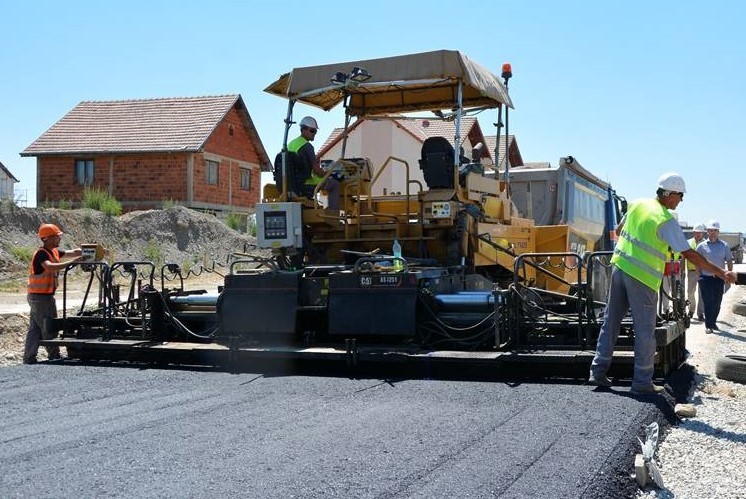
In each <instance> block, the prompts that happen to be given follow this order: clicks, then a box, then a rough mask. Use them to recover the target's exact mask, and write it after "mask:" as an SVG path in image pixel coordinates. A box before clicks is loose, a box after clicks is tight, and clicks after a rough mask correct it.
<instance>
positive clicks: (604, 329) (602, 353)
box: [588, 172, 736, 394]
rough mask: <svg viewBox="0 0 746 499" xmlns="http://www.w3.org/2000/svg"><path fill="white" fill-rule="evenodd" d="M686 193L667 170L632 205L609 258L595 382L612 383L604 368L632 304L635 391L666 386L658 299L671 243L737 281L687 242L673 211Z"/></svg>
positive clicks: (703, 265) (680, 181)
mask: <svg viewBox="0 0 746 499" xmlns="http://www.w3.org/2000/svg"><path fill="white" fill-rule="evenodd" d="M685 193H686V185H685V183H684V179H683V178H682V177H681V175H679V174H677V173H673V172H669V173H664V174H663V175H662V176H661V177H660V178H659V179H658V183H657V190H656V197H655V199H640V200H637V201H634V202H632V203H631V204H630V206H629V209H628V211H627V214H626V216H625V220H624V224H623V227H622V230H621V234H620V237H619V241H618V242H617V245H616V248H615V249H614V255H613V256H612V258H611V263H612V266H613V270H612V273H611V285H610V287H609V295H608V301H607V304H606V308H605V310H604V322H603V325H602V326H601V330H600V332H599V335H598V341H597V344H596V354H595V356H594V357H593V362H592V363H591V368H590V377H589V379H588V382H589V383H590V384H592V385H595V386H600V387H611V386H612V380H611V379H609V378H608V377H607V375H606V373H607V371H608V370H609V367H610V366H611V359H612V355H613V353H614V345H615V344H616V341H617V338H618V337H619V331H620V328H621V324H622V320H623V319H624V317H625V316H626V315H627V312H628V311H630V310H631V311H632V321H633V324H634V335H635V360H634V374H633V377H632V392H633V393H636V394H650V393H660V392H663V391H664V388H663V387H662V386H657V385H655V384H654V383H653V371H654V367H655V366H654V359H655V326H656V316H657V314H656V305H657V301H658V290H659V289H660V287H661V283H662V281H663V274H664V271H665V267H666V259H667V257H668V249H669V247H670V248H671V250H672V251H674V252H680V253H681V254H682V255H683V256H684V258H686V259H687V260H689V261H691V262H692V263H694V265H696V266H697V267H699V268H701V269H705V270H707V271H709V272H711V273H712V274H713V275H716V276H717V277H719V278H720V279H722V280H724V281H726V282H730V283H734V282H735V281H736V274H735V273H734V272H732V271H725V270H724V269H722V268H719V267H717V266H716V265H713V264H712V263H711V262H710V261H708V260H707V259H706V258H704V257H703V256H702V255H700V254H699V253H697V252H696V251H695V250H693V249H692V248H691V247H690V246H689V243H688V242H687V240H686V236H684V232H683V231H682V230H681V226H680V225H679V223H678V222H677V221H676V219H675V218H674V217H673V215H671V211H670V210H675V209H676V207H677V206H678V205H679V203H681V201H682V200H683V199H684V194H685Z"/></svg>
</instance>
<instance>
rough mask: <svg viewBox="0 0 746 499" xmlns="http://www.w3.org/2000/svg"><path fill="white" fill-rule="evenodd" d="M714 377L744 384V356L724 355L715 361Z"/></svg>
mask: <svg viewBox="0 0 746 499" xmlns="http://www.w3.org/2000/svg"><path fill="white" fill-rule="evenodd" d="M715 376H717V377H718V378H720V379H726V380H728V381H735V382H736V383H746V355H724V356H722V357H719V358H718V359H717V360H716V361H715Z"/></svg>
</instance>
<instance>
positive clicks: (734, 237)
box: [719, 231, 743, 263]
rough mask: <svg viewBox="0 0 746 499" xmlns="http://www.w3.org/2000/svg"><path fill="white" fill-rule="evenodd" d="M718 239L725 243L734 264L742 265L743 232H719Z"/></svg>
mask: <svg viewBox="0 0 746 499" xmlns="http://www.w3.org/2000/svg"><path fill="white" fill-rule="evenodd" d="M719 238H720V239H722V240H723V241H725V243H726V244H727V245H728V247H729V248H730V252H731V253H732V254H733V260H735V262H736V263H743V232H722V231H721V232H720V234H719Z"/></svg>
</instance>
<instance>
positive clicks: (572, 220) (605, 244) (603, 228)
mask: <svg viewBox="0 0 746 499" xmlns="http://www.w3.org/2000/svg"><path fill="white" fill-rule="evenodd" d="M510 189H511V196H512V197H511V198H512V200H513V203H514V204H515V206H516V208H518V210H519V212H520V213H522V214H523V216H524V217H525V218H529V219H532V220H533V221H534V223H535V224H536V225H539V226H544V225H567V226H570V227H571V229H572V232H573V235H572V237H571V239H570V241H569V246H568V247H567V248H565V249H566V250H568V251H577V252H578V253H584V252H585V251H603V250H606V251H611V250H613V249H614V243H615V242H616V233H615V230H616V227H617V224H618V223H619V221H620V220H621V216H622V210H623V209H624V208H623V206H622V202H623V201H624V198H621V197H620V196H618V195H617V194H616V191H615V190H614V189H613V188H612V186H611V184H609V183H608V182H604V181H603V180H601V179H599V178H598V177H596V176H595V175H593V174H592V173H591V172H589V171H588V170H586V169H585V168H583V167H582V166H581V165H580V163H579V162H578V161H577V159H576V158H574V157H572V156H566V157H562V158H560V159H559V164H558V166H557V167H551V166H549V167H546V168H530V167H529V168H526V167H514V168H512V169H511V170H510Z"/></svg>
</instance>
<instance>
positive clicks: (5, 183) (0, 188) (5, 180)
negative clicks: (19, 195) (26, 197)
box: [0, 162, 18, 201]
mask: <svg viewBox="0 0 746 499" xmlns="http://www.w3.org/2000/svg"><path fill="white" fill-rule="evenodd" d="M17 182H18V179H17V178H15V177H14V176H13V174H12V173H10V170H8V169H7V168H5V165H4V164H2V162H0V201H2V200H6V199H9V200H11V201H14V200H15V195H14V191H13V184H15V183H17Z"/></svg>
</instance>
